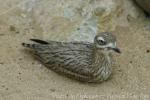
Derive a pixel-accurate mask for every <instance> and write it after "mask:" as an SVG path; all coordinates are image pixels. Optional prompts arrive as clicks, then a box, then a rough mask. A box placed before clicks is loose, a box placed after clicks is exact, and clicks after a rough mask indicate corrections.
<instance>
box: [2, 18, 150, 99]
mask: <svg viewBox="0 0 150 100" xmlns="http://www.w3.org/2000/svg"><path fill="white" fill-rule="evenodd" d="M3 17H5V16H3ZM0 19H1V20H0V100H149V99H150V34H149V33H150V21H149V19H148V18H145V19H144V20H146V21H145V22H144V21H143V20H140V21H137V20H135V21H132V23H131V24H130V25H129V26H127V27H121V26H118V27H117V28H116V29H115V31H114V32H113V33H114V34H116V36H117V39H118V46H119V47H120V48H121V50H122V54H121V55H118V54H115V53H114V60H115V65H114V66H113V75H112V76H111V78H110V79H109V80H108V81H106V82H103V83H100V84H85V83H80V82H78V81H75V80H72V79H69V78H66V77H63V76H60V75H58V74H56V73H54V72H53V71H51V70H49V69H47V68H46V67H44V66H43V65H42V64H41V63H40V62H38V61H37V60H35V59H34V58H33V57H32V56H30V55H29V54H28V53H26V52H24V50H23V49H24V48H23V47H22V46H21V43H22V42H24V41H27V40H28V39H29V38H31V37H41V35H40V34H37V33H36V32H35V31H33V32H31V34H27V32H26V34H25V32H24V33H23V34H22V33H21V31H20V30H22V29H16V28H15V27H13V26H11V25H10V24H7V23H5V21H4V20H3V19H4V18H2V17H0ZM5 19H7V18H5ZM24 31H28V30H25V29H24ZM35 33H36V34H35Z"/></svg>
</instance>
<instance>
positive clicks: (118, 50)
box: [113, 48, 121, 53]
mask: <svg viewBox="0 0 150 100" xmlns="http://www.w3.org/2000/svg"><path fill="white" fill-rule="evenodd" d="M113 50H114V51H115V52H117V53H121V51H120V49H119V48H113Z"/></svg>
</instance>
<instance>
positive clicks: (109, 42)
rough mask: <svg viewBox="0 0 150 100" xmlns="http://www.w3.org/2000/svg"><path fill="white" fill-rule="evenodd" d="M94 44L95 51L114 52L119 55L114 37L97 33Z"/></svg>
mask: <svg viewBox="0 0 150 100" xmlns="http://www.w3.org/2000/svg"><path fill="white" fill-rule="evenodd" d="M94 44H95V46H96V48H97V49H101V50H105V51H112V50H113V51H115V52H117V53H121V51H120V49H119V48H117V45H116V37H115V36H114V35H113V34H112V33H109V32H103V33H99V34H98V35H96V36H95V39H94Z"/></svg>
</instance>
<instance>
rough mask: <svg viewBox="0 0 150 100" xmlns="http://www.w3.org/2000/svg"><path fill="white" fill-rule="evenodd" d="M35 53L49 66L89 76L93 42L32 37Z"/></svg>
mask: <svg viewBox="0 0 150 100" xmlns="http://www.w3.org/2000/svg"><path fill="white" fill-rule="evenodd" d="M32 41H35V42H38V43H39V44H32V47H30V48H32V49H33V50H34V51H35V55H36V56H38V58H39V59H40V60H41V61H42V62H43V63H44V64H46V65H47V66H48V67H53V68H55V67H57V69H59V67H60V68H61V69H65V70H67V71H71V72H73V73H77V74H81V75H85V76H88V75H89V73H90V70H89V67H90V66H91V64H92V56H93V49H92V48H93V44H92V43H81V42H71V43H65V42H55V41H50V42H48V43H47V42H45V41H41V40H36V39H32Z"/></svg>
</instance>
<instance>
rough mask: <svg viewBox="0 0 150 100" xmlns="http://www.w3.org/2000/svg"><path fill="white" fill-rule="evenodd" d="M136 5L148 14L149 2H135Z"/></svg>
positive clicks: (146, 0) (144, 0)
mask: <svg viewBox="0 0 150 100" xmlns="http://www.w3.org/2000/svg"><path fill="white" fill-rule="evenodd" d="M135 1H136V2H137V3H138V5H139V6H140V7H141V8H143V10H145V11H146V12H148V13H149V14H150V1H149V0H135Z"/></svg>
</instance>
